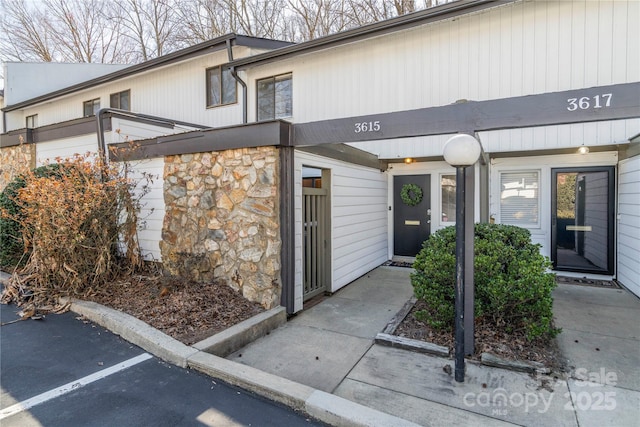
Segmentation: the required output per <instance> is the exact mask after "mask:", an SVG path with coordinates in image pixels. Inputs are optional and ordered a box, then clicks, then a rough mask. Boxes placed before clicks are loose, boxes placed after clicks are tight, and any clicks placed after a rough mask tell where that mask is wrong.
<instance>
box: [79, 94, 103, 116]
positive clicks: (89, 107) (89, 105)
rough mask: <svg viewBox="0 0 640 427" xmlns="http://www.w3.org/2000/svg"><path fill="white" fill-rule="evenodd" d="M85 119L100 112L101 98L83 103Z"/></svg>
mask: <svg viewBox="0 0 640 427" xmlns="http://www.w3.org/2000/svg"><path fill="white" fill-rule="evenodd" d="M82 109H83V117H90V116H95V115H96V114H97V113H98V111H100V98H96V99H92V100H91V101H84V102H83V103H82Z"/></svg>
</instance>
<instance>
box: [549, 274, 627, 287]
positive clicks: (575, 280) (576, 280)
mask: <svg viewBox="0 0 640 427" xmlns="http://www.w3.org/2000/svg"><path fill="white" fill-rule="evenodd" d="M556 282H557V283H563V284H566V285H580V286H597V287H602V288H612V289H619V288H620V285H618V284H617V283H616V281H615V280H599V279H587V278H586V277H566V276H556Z"/></svg>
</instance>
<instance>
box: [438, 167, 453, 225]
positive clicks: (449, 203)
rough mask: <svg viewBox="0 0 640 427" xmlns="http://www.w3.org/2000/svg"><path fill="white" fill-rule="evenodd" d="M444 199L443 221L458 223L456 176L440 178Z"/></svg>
mask: <svg viewBox="0 0 640 427" xmlns="http://www.w3.org/2000/svg"><path fill="white" fill-rule="evenodd" d="M440 189H441V195H442V196H441V197H442V221H441V222H455V221H456V176H455V175H442V176H441V178H440Z"/></svg>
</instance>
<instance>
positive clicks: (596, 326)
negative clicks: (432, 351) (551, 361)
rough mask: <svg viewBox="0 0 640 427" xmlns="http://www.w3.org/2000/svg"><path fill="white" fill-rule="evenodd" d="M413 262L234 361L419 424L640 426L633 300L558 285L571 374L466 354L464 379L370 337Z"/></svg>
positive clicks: (638, 313)
mask: <svg viewBox="0 0 640 427" xmlns="http://www.w3.org/2000/svg"><path fill="white" fill-rule="evenodd" d="M410 271H411V270H410V269H407V268H398V267H379V268H377V269H375V270H373V271H371V272H370V273H368V274H367V275H365V276H363V277H361V278H360V279H358V280H356V281H354V282H353V283H351V284H350V285H348V286H347V287H346V288H344V289H342V290H340V291H338V292H337V293H336V294H335V295H333V296H331V297H330V298H327V299H326V300H324V301H323V302H321V303H319V304H317V305H315V306H313V307H312V308H311V309H308V310H306V311H303V312H302V313H300V314H298V315H297V316H295V317H294V318H292V319H291V320H289V321H288V322H287V324H286V325H284V326H281V327H280V328H278V329H277V330H275V331H272V332H271V333H270V334H269V335H267V336H264V337H263V338H260V339H258V340H257V341H255V342H253V343H251V344H249V345H248V346H246V347H244V348H242V349H241V350H238V351H236V352H235V353H233V354H231V355H230V356H228V359H229V360H232V361H234V362H239V363H242V364H246V365H249V366H252V367H255V368H258V369H260V370H261V371H265V372H269V373H271V374H274V375H277V376H280V377H283V378H287V379H289V380H292V381H295V382H298V383H302V384H305V385H308V386H310V387H313V388H315V389H318V390H323V391H325V392H328V393H333V394H334V395H337V396H341V397H343V398H346V399H349V400H351V401H354V402H357V403H360V404H362V405H365V406H367V407H371V408H375V409H377V410H379V411H382V412H386V413H388V414H391V415H395V416H397V417H400V418H403V419H406V420H409V421H412V422H415V423H417V424H419V425H424V426H441V425H465V426H466V425H478V426H481V425H485V426H501V425H525V426H639V425H640V421H638V420H639V419H640V372H639V370H640V368H639V366H640V321H639V320H640V300H638V298H636V297H635V296H633V295H631V294H630V293H629V292H627V291H626V290H623V289H604V288H595V287H586V286H577V285H560V286H559V287H558V288H557V289H556V291H555V298H556V303H555V313H556V320H557V324H558V326H560V327H561V328H563V330H564V332H563V333H562V334H561V335H560V337H559V345H560V346H561V348H562V350H563V352H564V355H565V356H566V357H567V358H568V359H569V365H570V366H571V367H572V370H571V372H570V373H569V376H564V377H558V376H557V375H542V374H527V373H521V372H515V371H511V370H507V369H501V368H494V367H488V366H484V365H480V364H477V363H467V371H466V376H465V382H464V383H457V382H455V381H454V379H453V376H452V375H451V374H449V373H447V371H446V369H445V367H446V366H447V365H449V366H451V367H452V368H453V361H452V360H451V359H447V358H442V357H437V356H431V355H425V354H419V353H416V352H412V351H407V350H402V349H397V348H391V347H386V346H382V345H378V344H374V337H375V335H376V334H377V333H378V332H381V331H382V330H383V329H384V327H385V325H386V324H387V322H389V320H390V319H391V318H392V317H393V316H394V315H395V314H396V313H397V312H398V311H399V310H400V309H401V307H402V306H403V305H404V303H405V302H406V301H407V300H408V299H409V298H410V297H411V295H412V288H411V284H410V279H409V273H410ZM447 370H448V369H447ZM449 372H450V371H449ZM580 379H585V380H588V382H586V383H585V382H584V381H581V380H580ZM598 383H600V384H598Z"/></svg>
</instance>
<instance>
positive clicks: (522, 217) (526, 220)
mask: <svg viewBox="0 0 640 427" xmlns="http://www.w3.org/2000/svg"><path fill="white" fill-rule="evenodd" d="M539 188H540V173H539V172H538V171H531V172H502V173H501V174H500V222H501V223H502V224H511V225H518V226H521V227H533V226H539V225H540V192H539Z"/></svg>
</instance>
